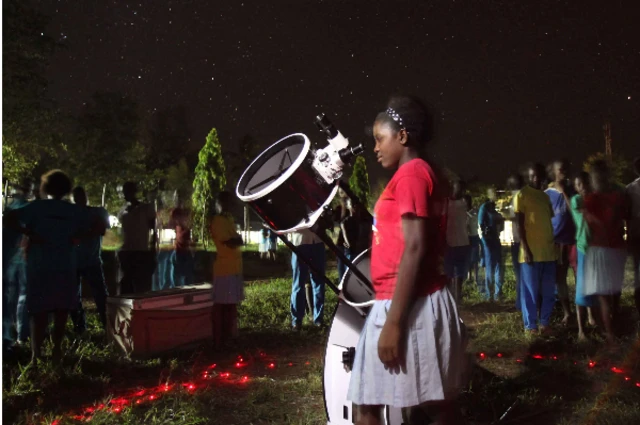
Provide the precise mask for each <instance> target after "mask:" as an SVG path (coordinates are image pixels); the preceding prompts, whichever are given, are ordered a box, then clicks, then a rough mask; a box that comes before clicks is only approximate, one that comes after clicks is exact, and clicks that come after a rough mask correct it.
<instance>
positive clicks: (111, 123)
mask: <svg viewBox="0 0 640 425" xmlns="http://www.w3.org/2000/svg"><path fill="white" fill-rule="evenodd" d="M139 140H140V115H139V113H138V104H137V103H136V101H135V100H133V99H132V98H130V97H128V96H124V95H122V94H120V93H117V92H97V93H95V94H94V95H93V96H92V98H91V100H90V101H89V102H87V104H86V105H85V107H84V109H83V110H82V112H81V113H80V116H79V117H78V119H77V123H76V134H75V136H74V137H73V138H71V142H70V144H69V149H68V150H69V158H68V164H67V168H68V169H69V170H70V172H71V175H72V176H73V177H74V178H75V180H76V184H81V185H83V186H84V187H85V189H86V191H87V195H88V197H89V200H90V202H91V203H92V204H94V205H96V204H98V205H99V204H100V203H101V201H102V200H101V198H102V190H103V187H104V185H105V184H107V192H106V203H107V206H108V207H109V208H108V209H109V210H110V211H116V210H117V209H118V208H119V206H120V205H119V204H120V203H121V201H120V200H119V199H118V193H117V190H116V189H117V186H118V185H119V184H122V183H124V182H125V181H129V180H130V181H134V182H136V183H138V185H139V188H140V190H141V191H142V192H143V193H145V192H150V191H155V190H156V189H157V186H158V181H159V179H160V173H159V172H157V171H156V170H149V169H148V167H147V166H146V157H147V155H148V150H147V149H146V148H145V146H144V145H142V143H140V141H139Z"/></svg>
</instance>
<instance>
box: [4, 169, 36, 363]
mask: <svg viewBox="0 0 640 425" xmlns="http://www.w3.org/2000/svg"><path fill="white" fill-rule="evenodd" d="M33 187H34V184H33V181H32V180H30V179H25V180H24V181H22V182H21V183H20V184H18V185H16V186H15V188H14V190H15V193H14V194H13V195H12V197H11V198H12V199H11V203H7V204H6V207H5V211H7V212H8V211H12V210H16V209H18V208H22V207H24V206H25V205H27V203H28V199H29V198H30V196H31V194H32V192H33ZM22 236H23V235H22V233H20V232H18V231H15V230H13V229H4V231H3V232H2V341H3V347H4V349H5V352H8V351H10V350H11V349H12V346H13V344H14V343H15V342H16V339H17V341H18V343H23V342H25V341H26V340H27V339H28V338H29V313H28V312H27V309H26V306H25V303H26V291H27V269H26V267H27V263H26V260H25V256H24V251H23V250H22V247H21V244H22V241H23V238H22ZM14 325H15V328H16V333H17V335H14V332H13V327H14Z"/></svg>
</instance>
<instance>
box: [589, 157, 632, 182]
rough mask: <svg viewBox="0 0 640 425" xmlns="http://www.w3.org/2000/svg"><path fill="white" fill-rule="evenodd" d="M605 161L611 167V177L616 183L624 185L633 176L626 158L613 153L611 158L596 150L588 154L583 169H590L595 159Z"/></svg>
mask: <svg viewBox="0 0 640 425" xmlns="http://www.w3.org/2000/svg"><path fill="white" fill-rule="evenodd" d="M602 160H604V161H607V162H608V163H609V167H610V169H611V179H612V180H613V182H614V183H616V184H618V185H621V186H622V185H626V183H628V182H629V181H630V180H631V179H632V178H633V177H632V175H631V167H630V165H629V163H628V162H627V160H626V159H624V158H623V157H621V156H618V155H613V157H612V158H611V159H608V158H607V156H606V155H605V154H604V153H603V152H596V153H594V154H592V155H590V156H589V157H588V158H587V160H586V161H585V162H584V164H583V169H584V171H586V172H590V171H591V166H592V165H593V163H594V162H596V161H602Z"/></svg>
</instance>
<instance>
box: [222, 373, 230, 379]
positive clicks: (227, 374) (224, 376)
mask: <svg viewBox="0 0 640 425" xmlns="http://www.w3.org/2000/svg"><path fill="white" fill-rule="evenodd" d="M229 376H231V374H230V373H229V372H224V373H221V374H220V377H221V378H228V377H229Z"/></svg>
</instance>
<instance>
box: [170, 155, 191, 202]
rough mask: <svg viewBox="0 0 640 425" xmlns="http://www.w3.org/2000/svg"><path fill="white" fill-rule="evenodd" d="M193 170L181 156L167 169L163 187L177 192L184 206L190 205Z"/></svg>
mask: <svg viewBox="0 0 640 425" xmlns="http://www.w3.org/2000/svg"><path fill="white" fill-rule="evenodd" d="M193 178H194V174H193V171H192V170H191V169H190V168H189V164H188V163H187V160H186V159H185V158H181V159H180V161H178V163H177V164H176V165H172V166H171V167H169V169H168V170H167V174H166V182H165V187H166V188H167V189H169V190H171V191H174V192H177V195H178V198H179V199H180V200H182V201H183V202H184V207H185V208H190V207H191V194H192V192H193Z"/></svg>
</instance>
